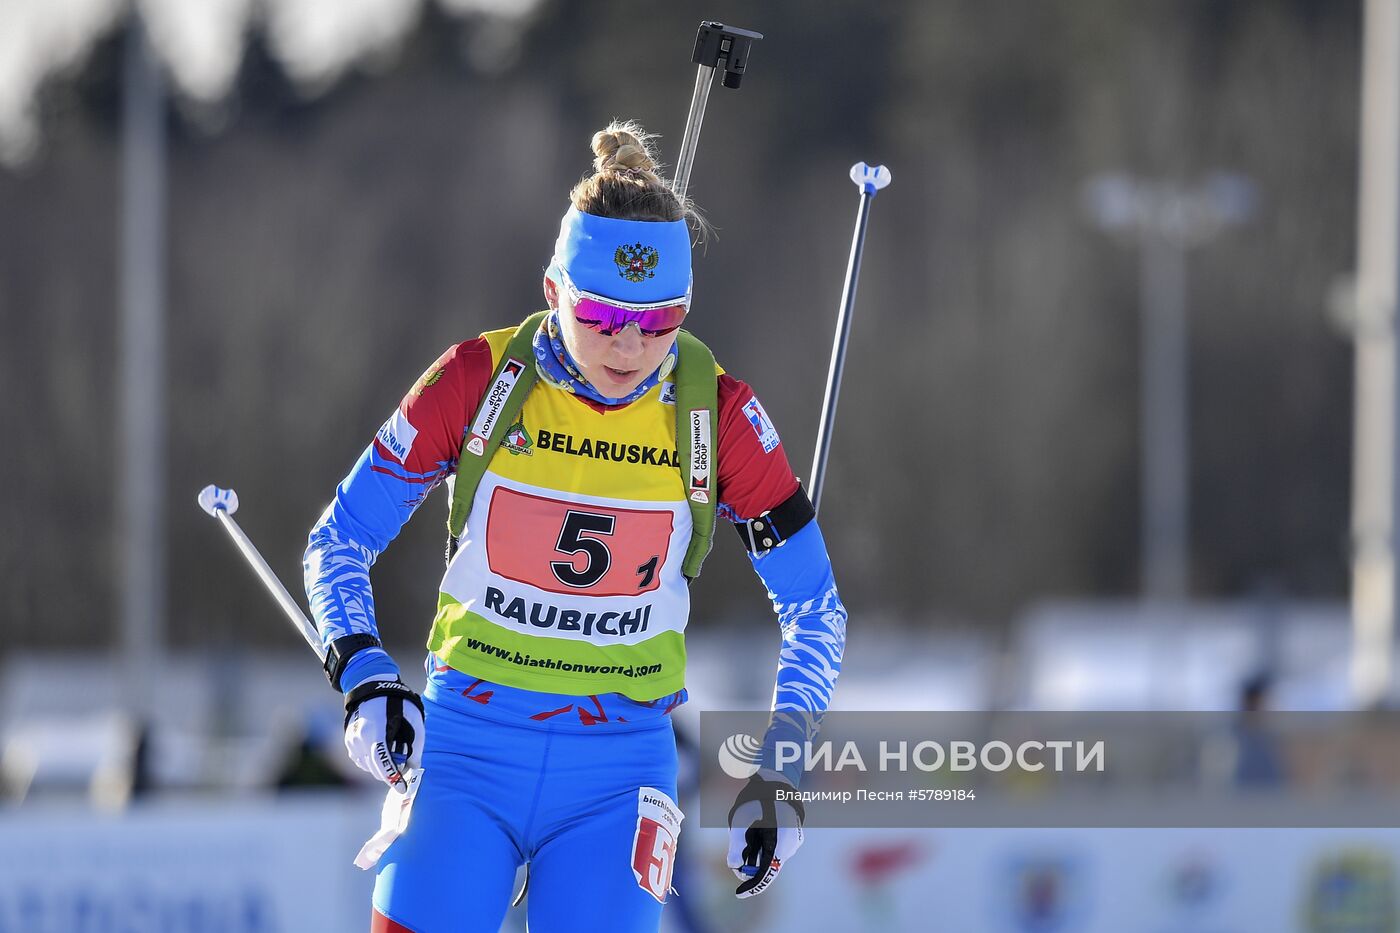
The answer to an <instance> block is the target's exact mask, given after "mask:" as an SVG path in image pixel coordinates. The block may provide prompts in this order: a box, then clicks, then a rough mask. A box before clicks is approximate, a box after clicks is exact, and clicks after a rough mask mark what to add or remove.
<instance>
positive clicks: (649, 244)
mask: <svg viewBox="0 0 1400 933" xmlns="http://www.w3.org/2000/svg"><path fill="white" fill-rule="evenodd" d="M554 262H555V263H557V264H558V265H560V266H563V267H564V271H565V272H567V273H568V274H569V278H570V279H572V280H573V283H574V284H575V285H576V286H578V287H579V288H580V289H582V290H583V291H586V292H592V293H593V294H595V295H601V296H603V297H604V298H613V299H616V300H617V301H630V302H636V303H638V304H645V303H647V302H652V301H666V300H668V299H671V298H679V297H681V296H683V295H684V296H689V294H690V230H689V229H688V228H687V227H686V224H685V221H684V220H618V219H616V218H613V217H598V216H596V215H594V214H585V213H584V212H583V211H580V210H579V209H578V208H576V207H570V208H569V211H568V213H566V214H565V215H564V219H563V220H562V221H560V223H559V239H558V240H557V241H556V242H555V244H554Z"/></svg>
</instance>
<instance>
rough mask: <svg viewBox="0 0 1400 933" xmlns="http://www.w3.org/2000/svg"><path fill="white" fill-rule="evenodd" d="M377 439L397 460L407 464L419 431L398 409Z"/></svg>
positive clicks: (377, 435)
mask: <svg viewBox="0 0 1400 933" xmlns="http://www.w3.org/2000/svg"><path fill="white" fill-rule="evenodd" d="M375 437H376V439H377V440H378V441H379V443H381V444H383V445H384V447H385V448H386V449H387V450H388V451H389V453H390V454H392V455H393V457H394V459H395V460H397V461H399V463H406V462H407V461H408V452H409V451H410V450H412V449H413V442H414V441H415V440H416V439H417V438H418V429H417V428H415V427H414V426H413V425H412V424H410V423H409V420H408V418H407V417H405V416H404V413H403V412H402V411H399V410H397V409H396V410H395V411H394V414H393V415H392V416H391V417H390V418H389V420H388V421H386V422H384V426H383V427H382V428H380V429H379V433H378V434H376V435H375Z"/></svg>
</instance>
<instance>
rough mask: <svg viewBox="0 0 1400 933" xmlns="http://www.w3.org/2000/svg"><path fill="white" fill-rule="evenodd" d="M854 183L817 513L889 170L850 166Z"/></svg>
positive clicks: (820, 434)
mask: <svg viewBox="0 0 1400 933" xmlns="http://www.w3.org/2000/svg"><path fill="white" fill-rule="evenodd" d="M851 181H853V182H855V184H856V187H858V188H860V207H859V208H858V210H857V212H856V230H855V235H854V237H853V238H852V239H851V258H850V259H849V260H848V261H847V263H846V284H845V286H844V287H843V288H842V290H841V309H840V311H839V312H838V313H837V318H836V338H835V340H834V342H833V343H832V346H831V367H830V369H828V370H827V374H826V396H825V397H824V398H823V399H822V417H821V423H820V424H819V425H818V426H817V449H816V453H815V454H814V455H813V457H812V479H811V490H810V497H811V500H812V508H813V509H814V510H817V509H820V508H821V502H822V483H823V481H824V480H825V479H826V455H827V453H828V452H829V451H830V449H831V431H832V426H833V425H834V423H835V421H836V396H837V395H838V394H840V392H841V371H842V370H843V369H844V368H845V365H846V342H847V340H848V339H849V338H850V335H851V312H852V309H853V308H854V307H855V303H856V283H857V281H858V280H859V278H860V257H861V252H862V251H863V250H864V249H865V227H866V224H867V223H869V221H870V202H871V201H873V200H875V193H876V192H877V191H879V190H880V189H881V188H883V187H885V186H886V185H888V184H889V183H890V170H889V169H887V168H885V167H884V166H883V165H876V166H873V167H872V166H869V165H866V164H865V163H864V162H857V163H856V164H855V165H852V166H851Z"/></svg>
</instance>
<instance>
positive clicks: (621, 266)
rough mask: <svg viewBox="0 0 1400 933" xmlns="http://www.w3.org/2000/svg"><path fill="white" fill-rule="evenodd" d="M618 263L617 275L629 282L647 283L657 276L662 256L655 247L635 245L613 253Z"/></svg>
mask: <svg viewBox="0 0 1400 933" xmlns="http://www.w3.org/2000/svg"><path fill="white" fill-rule="evenodd" d="M613 262H615V263H617V274H618V275H620V276H622V277H623V278H624V279H626V280H627V281H629V282H645V281H646V280H647V279H649V278H652V277H654V276H655V275H656V267H657V265H659V264H660V262H661V254H660V253H658V252H657V251H656V247H654V246H643V245H642V244H641V243H633V244H632V245H631V246H627V245H625V244H624V245H622V246H619V247H618V248H617V251H616V252H614V253H613Z"/></svg>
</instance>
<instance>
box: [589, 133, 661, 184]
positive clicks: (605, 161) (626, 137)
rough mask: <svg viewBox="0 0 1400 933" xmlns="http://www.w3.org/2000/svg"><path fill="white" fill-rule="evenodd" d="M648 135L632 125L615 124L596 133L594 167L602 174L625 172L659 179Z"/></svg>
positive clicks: (594, 136)
mask: <svg viewBox="0 0 1400 933" xmlns="http://www.w3.org/2000/svg"><path fill="white" fill-rule="evenodd" d="M646 140H647V134H646V133H644V132H642V130H641V127H638V126H636V125H635V124H632V123H617V122H614V123H611V124H609V125H608V128H607V129H605V130H600V131H599V132H597V133H594V134H593V155H594V156H595V157H596V158H594V160H593V168H594V171H596V172H597V173H598V174H600V175H621V174H624V173H628V174H635V175H640V176H642V177H648V176H649V177H651V178H655V168H656V163H655V161H654V160H653V158H652V154H651V151H650V149H649V148H648V146H647V142H646Z"/></svg>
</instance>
